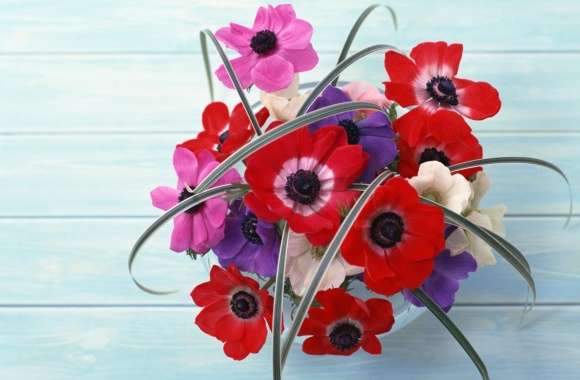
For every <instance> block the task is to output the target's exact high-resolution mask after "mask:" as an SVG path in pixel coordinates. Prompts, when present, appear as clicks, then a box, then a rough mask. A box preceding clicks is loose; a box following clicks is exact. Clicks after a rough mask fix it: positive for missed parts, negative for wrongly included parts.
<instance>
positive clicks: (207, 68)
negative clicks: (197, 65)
mask: <svg viewBox="0 0 580 380" xmlns="http://www.w3.org/2000/svg"><path fill="white" fill-rule="evenodd" d="M199 43H200V45H201V55H202V57H203V66H204V67H205V77H206V79H207V87H208V90H209V98H210V100H211V101H212V102H213V101H214V99H215V93H214V89H213V73H212V72H211V63H210V60H209V52H208V50H207V38H206V36H205V33H204V32H199Z"/></svg>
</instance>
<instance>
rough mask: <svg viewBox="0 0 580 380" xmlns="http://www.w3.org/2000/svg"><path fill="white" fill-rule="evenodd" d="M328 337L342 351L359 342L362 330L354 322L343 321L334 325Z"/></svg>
mask: <svg viewBox="0 0 580 380" xmlns="http://www.w3.org/2000/svg"><path fill="white" fill-rule="evenodd" d="M328 337H329V338H330V343H331V344H332V345H333V346H334V347H336V348H338V349H339V350H341V351H346V350H350V349H351V348H353V347H355V346H356V345H357V344H358V343H359V341H360V338H361V337H362V332H361V331H360V328H358V327H357V326H355V325H354V324H353V323H351V322H342V323H339V324H337V325H336V326H334V327H333V329H332V331H331V332H330V335H329V336H328Z"/></svg>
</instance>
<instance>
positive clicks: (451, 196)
mask: <svg viewBox="0 0 580 380" xmlns="http://www.w3.org/2000/svg"><path fill="white" fill-rule="evenodd" d="M409 183H410V184H411V186H413V187H414V188H415V190H417V192H418V193H419V194H421V195H422V196H424V197H427V198H429V199H432V200H434V201H436V202H438V203H440V204H442V205H443V206H445V207H447V208H449V209H451V210H453V211H455V212H456V213H459V214H460V213H462V212H463V211H464V210H465V209H466V208H467V206H468V204H469V199H470V198H471V186H470V185H469V181H467V180H466V179H465V177H463V176H462V175H461V174H451V172H450V171H449V168H447V167H446V166H445V165H443V164H442V163H441V162H439V161H427V162H424V163H422V164H421V166H419V172H418V173H417V176H415V177H413V178H411V179H409Z"/></svg>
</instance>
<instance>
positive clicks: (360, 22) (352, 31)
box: [332, 4, 398, 86]
mask: <svg viewBox="0 0 580 380" xmlns="http://www.w3.org/2000/svg"><path fill="white" fill-rule="evenodd" d="M377 8H384V9H386V10H387V11H389V14H390V15H391V19H392V20H393V26H394V27H395V30H397V28H398V25H397V15H396V14H395V11H394V10H393V8H391V7H389V6H388V5H385V4H373V5H371V6H369V7H367V8H366V9H365V10H364V11H363V12H362V13H361V14H360V16H359V17H358V19H357V20H356V22H355V23H354V25H353V26H352V28H351V29H350V32H349V33H348V36H347V37H346V41H344V45H343V46H342V50H341V51H340V55H339V56H338V61H337V62H336V64H339V63H341V62H342V61H344V59H345V58H346V56H347V55H348V52H349V51H350V48H351V46H352V43H353V42H354V39H355V38H356V35H357V33H358V31H359V29H360V28H361V26H362V25H363V24H364V22H365V21H366V19H367V17H369V15H370V14H371V13H372V12H373V11H374V10H375V9H377ZM337 82H338V76H337V77H336V78H335V79H334V80H333V81H332V85H333V86H336V84H337Z"/></svg>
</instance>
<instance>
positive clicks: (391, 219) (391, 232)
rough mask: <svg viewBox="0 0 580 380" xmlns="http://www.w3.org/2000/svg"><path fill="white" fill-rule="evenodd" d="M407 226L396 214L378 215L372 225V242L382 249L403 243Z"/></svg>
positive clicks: (385, 213)
mask: <svg viewBox="0 0 580 380" xmlns="http://www.w3.org/2000/svg"><path fill="white" fill-rule="evenodd" d="M404 231H405V224H404V223H403V219H401V217H400V216H399V215H397V214H395V213H394V212H384V213H382V214H380V215H378V216H377V217H376V218H375V219H374V220H373V222H372V224H371V240H372V241H373V242H374V243H375V244H377V245H378V246H379V247H382V248H391V247H393V246H395V245H396V244H397V243H398V242H400V241H401V239H402V237H403V232H404Z"/></svg>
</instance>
